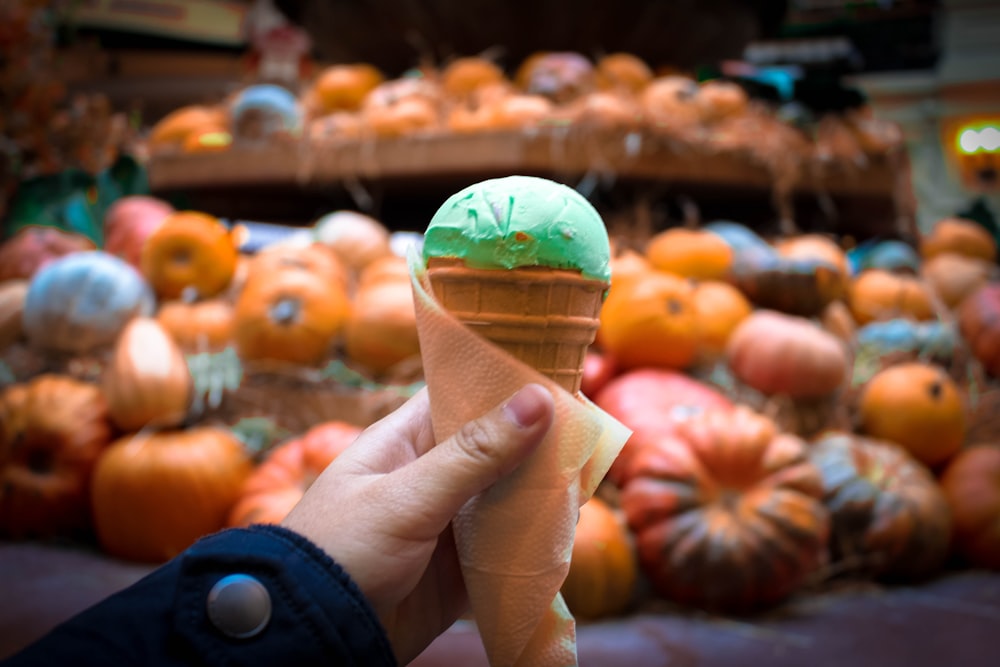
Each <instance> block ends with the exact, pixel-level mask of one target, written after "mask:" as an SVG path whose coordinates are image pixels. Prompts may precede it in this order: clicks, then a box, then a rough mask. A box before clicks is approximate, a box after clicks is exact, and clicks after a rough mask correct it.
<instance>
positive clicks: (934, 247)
mask: <svg viewBox="0 0 1000 667" xmlns="http://www.w3.org/2000/svg"><path fill="white" fill-rule="evenodd" d="M946 252H953V253H957V254H959V255H964V256H966V257H974V258H977V259H982V260H985V261H987V262H995V261H996V259H997V243H996V240H995V239H994V238H993V237H992V236H991V235H990V233H989V232H988V231H987V230H986V229H985V228H984V227H982V226H981V225H979V224H978V223H977V222H975V221H974V220H966V219H964V218H944V219H942V220H938V221H937V222H936V223H934V227H933V228H932V229H931V233H930V234H928V235H927V236H925V237H924V238H922V239H921V241H920V254H921V255H922V256H923V258H924V259H931V258H933V257H937V256H938V255H940V254H943V253H946Z"/></svg>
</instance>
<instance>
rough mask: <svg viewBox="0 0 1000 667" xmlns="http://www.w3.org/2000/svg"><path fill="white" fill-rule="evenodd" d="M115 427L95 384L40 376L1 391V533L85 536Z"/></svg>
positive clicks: (26, 535) (36, 535) (59, 377)
mask: <svg viewBox="0 0 1000 667" xmlns="http://www.w3.org/2000/svg"><path fill="white" fill-rule="evenodd" d="M112 432H113V427H112V425H111V422H110V420H109V419H108V408H107V403H106V402H105V400H104V396H103V395H102V394H101V390H100V388H99V387H97V386H96V385H93V384H90V383H85V382H81V381H79V380H75V379H73V378H69V377H62V376H58V375H41V376H38V377H36V378H34V379H33V380H31V381H30V382H27V383H24V384H16V385H11V386H9V387H7V388H6V389H4V390H3V391H2V392H0V536H5V537H11V538H14V539H21V538H25V537H54V536H62V537H80V536H81V535H84V534H86V533H87V532H88V531H89V529H90V526H91V522H90V510H89V506H88V502H87V500H88V494H89V492H90V483H91V474H92V472H93V469H94V465H95V463H96V461H97V459H98V457H99V456H100V454H101V452H102V451H103V450H104V448H105V447H106V446H107V445H108V443H109V442H110V441H111V437H112Z"/></svg>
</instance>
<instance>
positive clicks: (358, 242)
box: [313, 210, 392, 272]
mask: <svg viewBox="0 0 1000 667" xmlns="http://www.w3.org/2000/svg"><path fill="white" fill-rule="evenodd" d="M313 232H314V233H315V235H316V239H317V240H318V241H319V242H320V243H322V244H323V245H325V246H327V247H328V248H330V249H331V250H333V251H334V253H336V255H337V257H339V258H340V261H341V263H343V264H344V265H345V266H346V267H347V268H348V269H349V270H351V271H355V272H357V271H360V270H361V269H363V268H364V267H365V266H367V265H368V264H369V263H370V262H372V261H374V260H376V259H379V258H380V257H385V256H386V255H389V254H391V253H392V248H391V246H390V245H389V230H388V229H387V228H386V226H385V225H383V224H382V223H381V222H379V221H378V220H376V219H375V218H373V217H371V216H370V215H365V214H364V213H359V212H358V211H349V210H341V211H333V212H331V213H327V214H326V215H324V216H322V217H320V218H319V219H318V220H317V221H316V223H315V224H314V225H313Z"/></svg>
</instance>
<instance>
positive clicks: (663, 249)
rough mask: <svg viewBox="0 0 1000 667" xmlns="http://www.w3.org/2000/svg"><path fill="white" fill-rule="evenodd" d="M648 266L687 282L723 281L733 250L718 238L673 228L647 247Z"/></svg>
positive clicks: (663, 232)
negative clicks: (674, 274)
mask: <svg viewBox="0 0 1000 667" xmlns="http://www.w3.org/2000/svg"><path fill="white" fill-rule="evenodd" d="M646 257H647V259H649V263H650V264H651V265H652V266H653V267H654V268H656V269H659V270H660V271H668V272H670V273H676V274H677V275H680V276H684V277H686V278H697V279H701V280H722V279H723V278H725V277H726V275H727V274H728V273H729V269H730V267H731V266H732V263H733V250H732V248H731V247H730V246H729V244H728V243H726V242H725V241H723V240H722V239H721V238H720V237H719V236H718V235H717V234H713V233H711V232H706V231H703V230H697V229H684V228H681V227H674V228H672V229H667V230H664V231H662V232H659V233H657V234H655V235H654V236H653V237H652V238H651V239H650V240H649V243H648V244H647V245H646Z"/></svg>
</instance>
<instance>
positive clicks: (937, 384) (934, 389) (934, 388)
mask: <svg viewBox="0 0 1000 667" xmlns="http://www.w3.org/2000/svg"><path fill="white" fill-rule="evenodd" d="M943 390H944V388H943V387H942V386H941V381H940V380H935V381H934V382H932V383H931V386H930V387H929V388H928V390H927V393H929V394H930V395H931V398H934V399H938V398H941V392H942V391H943Z"/></svg>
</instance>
